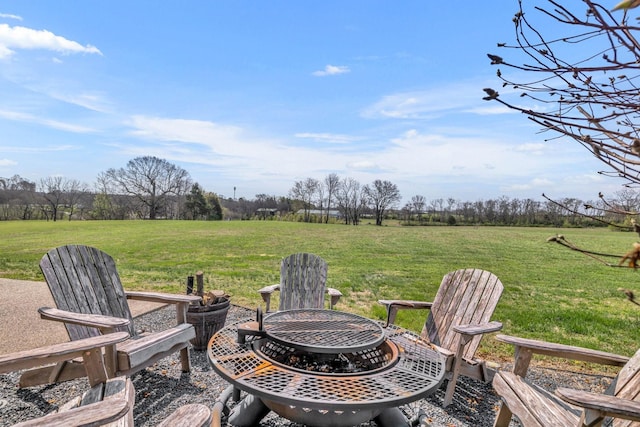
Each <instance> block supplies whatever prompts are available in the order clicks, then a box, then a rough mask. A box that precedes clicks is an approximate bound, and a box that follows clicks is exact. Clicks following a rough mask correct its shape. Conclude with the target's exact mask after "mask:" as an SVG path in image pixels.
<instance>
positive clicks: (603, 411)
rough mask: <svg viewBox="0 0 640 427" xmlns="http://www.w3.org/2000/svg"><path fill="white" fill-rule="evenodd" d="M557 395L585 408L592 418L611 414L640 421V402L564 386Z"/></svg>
mask: <svg viewBox="0 0 640 427" xmlns="http://www.w3.org/2000/svg"><path fill="white" fill-rule="evenodd" d="M556 395H558V396H560V398H561V399H562V400H564V401H566V402H569V403H571V404H572V405H576V406H580V407H582V408H585V409H586V410H587V411H586V413H585V415H586V416H587V417H589V418H591V419H598V418H600V417H607V416H609V417H615V418H624V419H626V420H633V421H640V402H636V401H633V400H629V399H623V398H620V397H615V396H609V395H606V394H599V393H592V392H589V391H583V390H574V389H570V388H564V387H559V388H558V389H557V390H556Z"/></svg>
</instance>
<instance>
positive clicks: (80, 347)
mask: <svg viewBox="0 0 640 427" xmlns="http://www.w3.org/2000/svg"><path fill="white" fill-rule="evenodd" d="M127 339H129V333H128V332H114V333H112V334H105V335H98V336H95V337H91V338H83V339H80V340H76V341H69V342H64V343H60V344H52V345H48V346H45V347H38V348H35V349H32V350H23V351H18V352H14V353H9V354H3V355H1V356H0V373H6V372H12V371H18V370H21V369H26V368H33V367H35V366H42V365H47V364H51V363H56V362H60V361H63V360H71V359H75V358H76V357H80V356H82V354H83V353H84V352H85V351H87V350H92V349H94V348H98V347H106V346H110V345H114V344H116V343H119V342H123V341H126V340H127Z"/></svg>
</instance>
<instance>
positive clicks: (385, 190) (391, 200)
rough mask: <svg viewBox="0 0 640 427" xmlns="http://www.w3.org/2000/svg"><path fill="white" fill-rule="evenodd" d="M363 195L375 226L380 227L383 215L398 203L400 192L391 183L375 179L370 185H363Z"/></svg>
mask: <svg viewBox="0 0 640 427" xmlns="http://www.w3.org/2000/svg"><path fill="white" fill-rule="evenodd" d="M364 194H365V196H366V197H367V199H368V202H369V203H370V205H371V208H372V209H373V212H374V214H375V217H376V225H382V220H383V219H384V215H385V213H386V212H387V211H388V210H389V209H392V208H393V207H395V205H396V203H398V202H399V201H400V190H398V186H397V185H395V184H394V183H392V182H391V181H382V180H380V179H376V180H375V181H373V183H372V184H371V185H365V187H364Z"/></svg>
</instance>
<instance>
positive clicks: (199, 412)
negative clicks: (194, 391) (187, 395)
mask: <svg viewBox="0 0 640 427" xmlns="http://www.w3.org/2000/svg"><path fill="white" fill-rule="evenodd" d="M211 417H212V414H211V410H210V409H209V407H208V406H206V405H203V404H201V403H190V404H187V405H183V406H181V407H179V408H178V409H176V410H175V411H174V412H173V413H171V415H169V416H168V417H167V418H165V419H164V420H163V421H162V422H161V423H160V424H158V427H173V426H177V425H181V426H183V425H188V426H193V427H201V426H209V425H211Z"/></svg>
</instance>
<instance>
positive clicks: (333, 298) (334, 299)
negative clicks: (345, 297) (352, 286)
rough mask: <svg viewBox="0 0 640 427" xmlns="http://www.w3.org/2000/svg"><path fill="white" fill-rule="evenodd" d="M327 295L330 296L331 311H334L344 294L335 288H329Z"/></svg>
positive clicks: (326, 291)
mask: <svg viewBox="0 0 640 427" xmlns="http://www.w3.org/2000/svg"><path fill="white" fill-rule="evenodd" d="M325 293H326V294H327V295H329V309H330V310H333V307H334V306H335V305H336V304H337V303H338V301H340V298H342V292H340V291H339V290H337V289H335V288H327V289H326V290H325Z"/></svg>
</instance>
